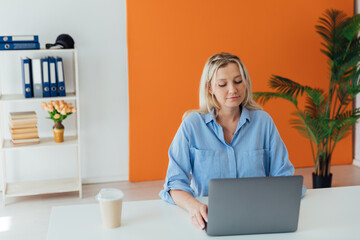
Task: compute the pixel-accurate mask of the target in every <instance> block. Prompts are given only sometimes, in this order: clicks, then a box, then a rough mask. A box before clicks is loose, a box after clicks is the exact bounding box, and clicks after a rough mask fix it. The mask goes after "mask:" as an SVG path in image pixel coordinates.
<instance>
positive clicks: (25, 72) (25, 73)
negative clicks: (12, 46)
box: [21, 58, 33, 98]
mask: <svg viewBox="0 0 360 240" xmlns="http://www.w3.org/2000/svg"><path fill="white" fill-rule="evenodd" d="M21 67H22V78H23V86H24V97H25V98H31V97H32V96H33V93H32V81H31V59H29V58H22V59H21Z"/></svg>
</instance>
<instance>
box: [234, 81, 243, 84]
mask: <svg viewBox="0 0 360 240" xmlns="http://www.w3.org/2000/svg"><path fill="white" fill-rule="evenodd" d="M242 82H243V81H242V80H240V81H235V84H240V83H242Z"/></svg>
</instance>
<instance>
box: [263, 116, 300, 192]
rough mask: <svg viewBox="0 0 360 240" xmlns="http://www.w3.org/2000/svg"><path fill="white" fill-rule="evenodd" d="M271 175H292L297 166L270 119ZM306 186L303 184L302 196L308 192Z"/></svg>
mask: <svg viewBox="0 0 360 240" xmlns="http://www.w3.org/2000/svg"><path fill="white" fill-rule="evenodd" d="M269 132H270V175H271V176H292V175H294V173H295V168H294V166H293V165H292V163H291V162H290V160H289V154H288V151H287V149H286V146H285V144H284V142H283V140H282V139H281V137H280V134H279V132H278V130H277V128H276V126H275V124H274V122H273V121H272V120H271V121H270V128H269ZM306 190H307V189H306V187H305V186H302V190H301V197H302V198H303V197H304V196H305V193H306Z"/></svg>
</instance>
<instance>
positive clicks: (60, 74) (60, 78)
mask: <svg viewBox="0 0 360 240" xmlns="http://www.w3.org/2000/svg"><path fill="white" fill-rule="evenodd" d="M56 73H57V88H58V93H59V96H61V97H65V96H66V92H65V78H64V66H63V60H62V58H61V57H57V58H56Z"/></svg>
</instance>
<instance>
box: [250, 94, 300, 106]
mask: <svg viewBox="0 0 360 240" xmlns="http://www.w3.org/2000/svg"><path fill="white" fill-rule="evenodd" d="M253 98H254V99H255V100H256V101H258V102H259V103H260V104H261V105H265V103H267V102H268V101H269V100H271V99H276V98H282V99H285V100H287V101H289V102H291V103H293V104H294V105H295V106H297V100H296V98H294V97H293V96H291V95H288V94H284V93H274V92H254V93H253Z"/></svg>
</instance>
